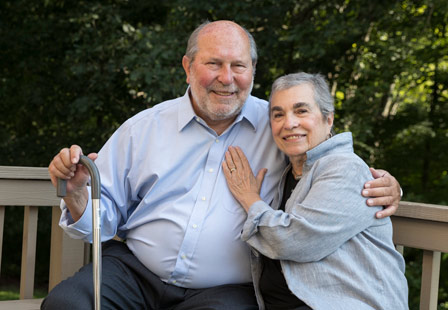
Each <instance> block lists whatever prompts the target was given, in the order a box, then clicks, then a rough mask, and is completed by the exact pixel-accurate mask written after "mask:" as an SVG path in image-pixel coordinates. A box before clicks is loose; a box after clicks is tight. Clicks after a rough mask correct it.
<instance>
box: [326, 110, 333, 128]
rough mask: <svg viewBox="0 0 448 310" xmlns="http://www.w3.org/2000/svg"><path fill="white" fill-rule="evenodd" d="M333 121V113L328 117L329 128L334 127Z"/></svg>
mask: <svg viewBox="0 0 448 310" xmlns="http://www.w3.org/2000/svg"><path fill="white" fill-rule="evenodd" d="M333 121H334V113H333V112H331V113H330V114H328V116H327V124H328V126H330V128H331V127H333Z"/></svg>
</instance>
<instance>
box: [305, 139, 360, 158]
mask: <svg viewBox="0 0 448 310" xmlns="http://www.w3.org/2000/svg"><path fill="white" fill-rule="evenodd" d="M347 152H349V153H352V152H353V138H352V133H351V132H343V133H340V134H337V135H335V136H333V137H331V138H330V139H327V140H325V141H324V142H322V143H321V144H319V145H317V146H316V147H314V148H312V149H311V150H309V151H308V152H306V165H307V166H312V165H313V164H314V162H315V161H316V160H318V159H319V158H322V157H324V156H326V155H328V154H335V153H347Z"/></svg>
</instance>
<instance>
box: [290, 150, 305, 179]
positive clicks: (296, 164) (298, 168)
mask: <svg viewBox="0 0 448 310" xmlns="http://www.w3.org/2000/svg"><path fill="white" fill-rule="evenodd" d="M289 161H290V162H291V165H292V174H293V175H294V178H295V179H299V178H300V177H301V176H302V170H303V164H304V163H305V161H306V155H303V156H300V157H294V158H291V157H290V158H289Z"/></svg>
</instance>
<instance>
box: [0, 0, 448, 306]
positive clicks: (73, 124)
mask: <svg viewBox="0 0 448 310" xmlns="http://www.w3.org/2000/svg"><path fill="white" fill-rule="evenodd" d="M206 19H208V20H210V21H213V20H217V19H231V20H234V21H236V22H238V23H240V24H241V25H243V26H245V27H246V28H247V29H249V30H250V31H251V32H252V34H253V35H254V37H255V39H256V41H257V44H258V47H259V61H258V64H257V73H256V77H255V85H254V90H253V94H254V95H256V96H258V97H261V98H267V97H268V95H269V91H270V85H271V83H272V81H273V80H274V79H275V78H276V77H278V76H280V75H283V74H286V73H291V72H296V71H309V72H320V73H322V74H324V75H325V76H327V78H328V80H329V82H330V85H331V88H332V93H333V95H334V97H335V98H336V130H337V131H346V130H350V131H352V132H353V135H354V138H355V150H356V152H357V153H358V154H359V155H360V156H361V157H362V158H364V159H365V160H366V161H367V162H368V164H369V165H372V166H375V167H380V168H384V169H386V170H388V171H390V172H391V173H392V174H393V175H394V176H396V177H397V179H398V180H399V181H400V183H401V186H402V188H403V190H404V192H405V197H404V198H403V200H407V201H421V202H426V203H435V204H442V205H448V191H447V189H448V165H447V163H448V153H447V152H446V149H447V147H448V128H447V120H448V109H447V99H448V91H447V85H448V29H447V27H446V24H447V20H448V1H446V0H423V1H417V0H400V1H398V0H393V1H392V0H391V1H381V0H379V1H370V0H326V1H321V0H307V1H305V0H302V1H301V0H296V1H291V0H259V1H255V0H239V1H222V0H220V1H217V0H206V1H205V0H183V1H180V0H169V1H153V0H145V1H143V0H134V1H125V0H109V1H107V0H104V1H98V0H96V1H95V0H92V1H64V0H44V1H43V0H27V1H25V0H14V1H10V0H6V1H5V0H4V1H2V2H1V3H0V165H15V166H41V167H45V166H47V165H48V163H49V162H50V160H51V158H52V157H53V156H54V154H55V153H57V152H58V150H59V149H60V148H62V147H65V146H69V145H71V144H74V143H76V144H80V145H82V146H83V148H84V150H85V151H86V152H92V151H98V150H99V149H100V147H101V146H102V144H103V143H104V142H105V141H106V140H107V138H108V137H109V136H110V135H111V134H112V132H113V131H114V130H115V129H116V128H117V127H118V126H119V125H120V124H121V123H122V122H123V121H124V120H126V119H127V118H129V117H130V116H132V115H134V114H136V113H137V112H139V111H141V110H143V109H146V108H148V107H151V106H153V105H155V104H157V103H159V102H161V101H163V100H166V99H170V98H174V97H177V96H179V95H182V94H183V93H184V92H185V89H186V83H185V74H184V72H183V70H182V67H181V59H182V56H183V54H184V52H185V47H186V41H187V38H188V36H189V34H190V33H191V31H192V30H193V29H194V28H195V27H196V26H197V25H198V24H199V23H201V22H202V21H204V20H206ZM21 212H22V211H21V209H16V208H7V213H8V214H7V216H6V222H5V238H4V240H5V245H4V246H5V247H8V249H11V251H9V250H8V255H7V256H6V257H4V258H3V264H2V270H1V275H2V278H1V279H0V283H1V282H2V281H3V282H4V280H5V279H10V278H12V279H14V278H15V277H17V275H18V270H19V267H20V249H21V246H20V245H18V244H16V242H13V241H12V240H17V239H19V240H20V236H21V229H22V228H21V227H22V226H21V225H22V224H21V222H20V221H21V217H22V214H21ZM39 216H40V219H41V221H40V222H43V224H40V226H39V234H42V235H44V236H48V235H49V226H50V224H49V223H50V222H49V218H50V215H49V214H47V213H46V211H43V212H41V213H40V215H39ZM40 239H42V238H41V237H39V239H38V240H40ZM43 239H44V241H40V244H38V248H39V253H38V258H37V259H38V262H37V274H36V282H37V283H38V284H39V283H43V285H44V284H45V281H47V280H48V275H47V274H46V273H47V271H46V269H45V268H46V266H48V254H46V253H48V250H47V249H48V247H49V245H48V244H47V243H48V242H47V243H46V242H45V240H46V239H47V240H48V239H49V237H47V238H45V237H44V238H43ZM45 251H47V252H45ZM16 254H17V255H16ZM46 255H47V256H46ZM405 256H406V260H407V276H408V280H409V285H410V289H411V292H410V305H411V309H418V299H419V293H418V290H417V289H416V287H417V286H418V285H419V281H420V280H419V279H420V272H421V267H420V261H421V253H419V252H418V251H416V250H407V251H406V253H405ZM442 256H443V258H442V260H443V262H442V268H441V282H440V291H439V302H440V305H439V308H440V309H448V304H447V302H448V268H447V266H448V254H443V255H442Z"/></svg>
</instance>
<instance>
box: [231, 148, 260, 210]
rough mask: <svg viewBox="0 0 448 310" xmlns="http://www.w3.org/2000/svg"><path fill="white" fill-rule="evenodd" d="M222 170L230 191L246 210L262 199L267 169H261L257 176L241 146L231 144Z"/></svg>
mask: <svg viewBox="0 0 448 310" xmlns="http://www.w3.org/2000/svg"><path fill="white" fill-rule="evenodd" d="M225 159H226V160H225V161H224V162H223V163H222V170H223V172H224V176H225V177H226V180H227V185H228V186H229V189H230V192H231V193H232V194H233V196H234V197H235V199H236V200H238V202H239V203H240V204H241V206H242V207H243V208H244V210H246V212H247V211H248V210H249V208H250V206H251V205H252V204H253V203H255V202H256V201H259V200H261V197H260V189H261V184H262V183H263V179H264V176H265V175H266V172H267V169H266V168H263V169H261V170H260V171H259V172H258V174H257V176H256V177H255V176H254V174H253V172H252V169H251V168H250V165H249V162H248V160H247V158H246V156H245V155H244V153H243V151H242V150H241V149H240V148H239V147H232V146H230V147H229V149H228V151H227V152H226V154H225Z"/></svg>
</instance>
